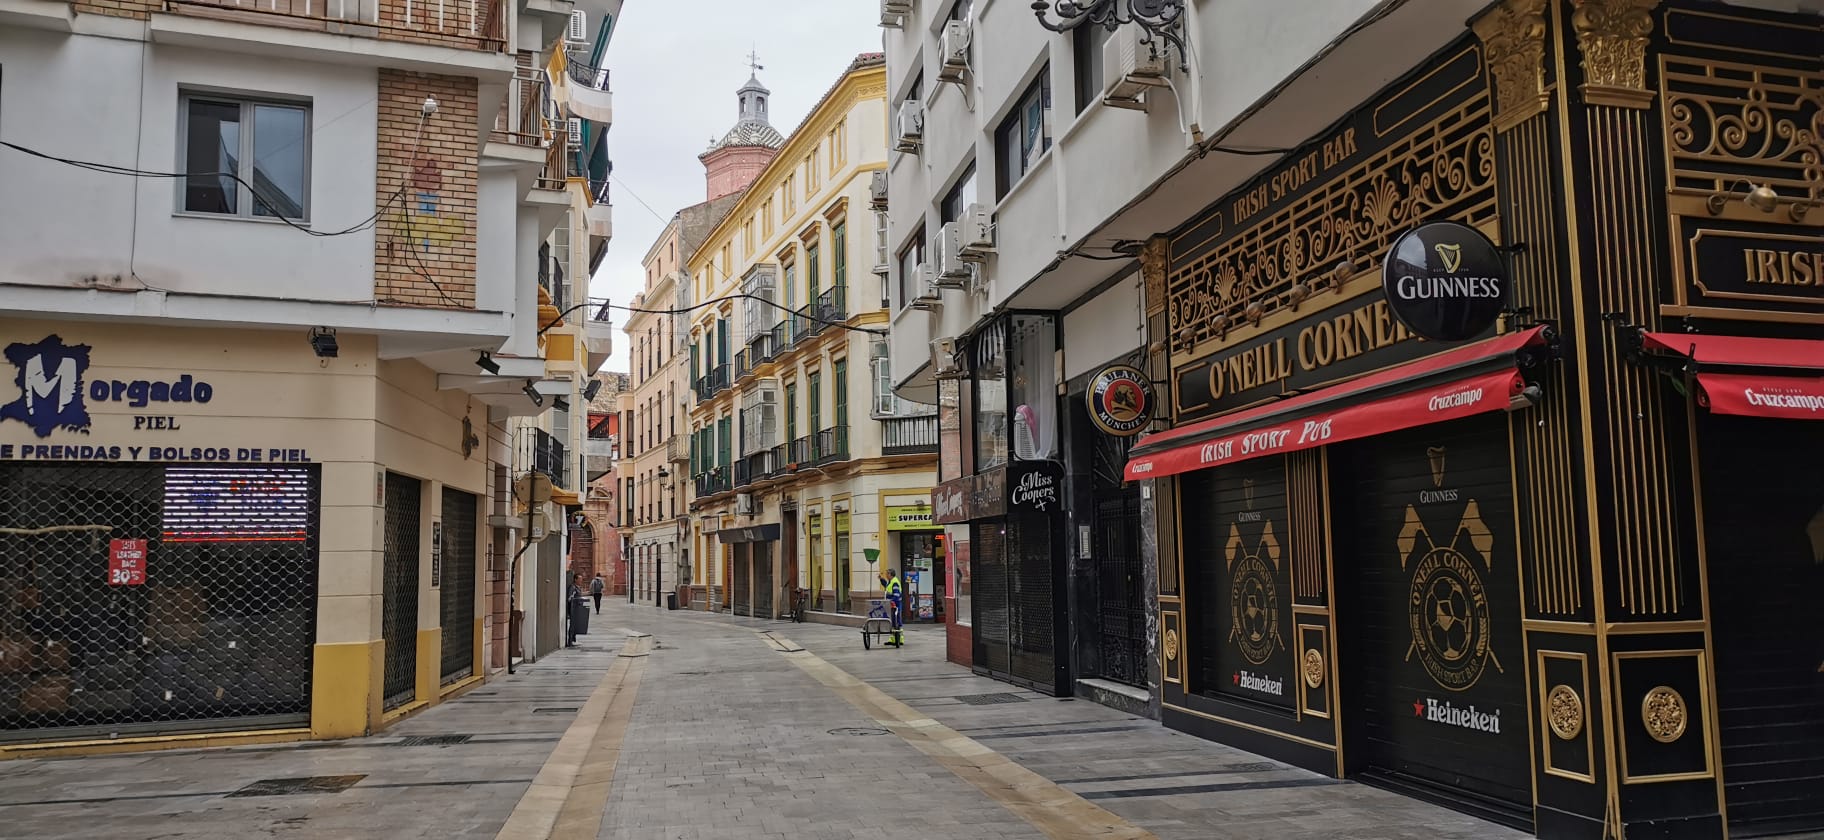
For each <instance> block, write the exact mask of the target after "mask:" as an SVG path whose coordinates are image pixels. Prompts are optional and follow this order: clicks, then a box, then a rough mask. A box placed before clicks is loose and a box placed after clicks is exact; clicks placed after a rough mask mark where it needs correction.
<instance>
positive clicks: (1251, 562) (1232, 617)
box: [1226, 522, 1286, 665]
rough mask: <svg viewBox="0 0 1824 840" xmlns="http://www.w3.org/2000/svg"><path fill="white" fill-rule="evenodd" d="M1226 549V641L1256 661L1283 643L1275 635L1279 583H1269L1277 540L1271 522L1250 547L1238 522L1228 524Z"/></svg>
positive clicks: (1275, 566)
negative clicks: (1242, 536)
mask: <svg viewBox="0 0 1824 840" xmlns="http://www.w3.org/2000/svg"><path fill="white" fill-rule="evenodd" d="M1226 553H1227V555H1228V563H1229V580H1230V584H1229V641H1231V642H1234V643H1235V645H1236V647H1237V648H1238V649H1240V650H1241V655H1242V656H1243V657H1246V658H1247V660H1248V661H1249V662H1252V663H1254V664H1255V665H1259V664H1261V663H1264V662H1266V661H1267V657H1269V656H1272V655H1273V650H1274V649H1275V648H1276V647H1278V648H1284V647H1285V646H1286V644H1285V642H1284V641H1282V640H1281V639H1280V638H1279V587H1278V586H1276V585H1275V584H1274V583H1273V571H1274V570H1275V569H1278V568H1279V540H1278V539H1276V538H1275V537H1274V536H1273V523H1271V522H1268V523H1267V527H1266V528H1265V529H1264V530H1263V531H1261V534H1260V542H1259V543H1257V544H1255V545H1254V546H1252V547H1251V548H1250V547H1249V546H1247V545H1246V544H1245V542H1244V541H1243V540H1242V538H1241V526H1239V525H1230V526H1229V542H1228V546H1227V548H1226ZM1268 563H1271V564H1272V566H1270V567H1269V566H1268V565H1267V564H1268Z"/></svg>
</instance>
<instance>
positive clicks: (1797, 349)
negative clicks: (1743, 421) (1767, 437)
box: [1641, 332, 1824, 420]
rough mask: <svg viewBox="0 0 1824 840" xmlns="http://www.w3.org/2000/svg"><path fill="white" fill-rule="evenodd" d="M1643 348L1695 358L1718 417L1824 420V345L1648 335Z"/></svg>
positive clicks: (1703, 394) (1703, 395)
mask: <svg viewBox="0 0 1824 840" xmlns="http://www.w3.org/2000/svg"><path fill="white" fill-rule="evenodd" d="M1641 345H1642V346H1643V347H1644V348H1646V349H1648V350H1657V351H1664V352H1668V353H1671V354H1673V355H1677V356H1683V357H1685V358H1687V359H1690V360H1691V361H1692V363H1693V365H1692V367H1693V369H1694V370H1693V373H1694V375H1695V377H1696V379H1697V386H1698V389H1699V390H1698V405H1701V406H1704V407H1705V408H1708V409H1710V411H1711V412H1712V413H1714V414H1738V415H1742V416H1746V417H1776V418H1784V419H1787V420H1824V341H1816V340H1811V339H1802V338H1750V337H1746V336H1737V335H1698V334H1687V333H1654V332H1649V333H1641Z"/></svg>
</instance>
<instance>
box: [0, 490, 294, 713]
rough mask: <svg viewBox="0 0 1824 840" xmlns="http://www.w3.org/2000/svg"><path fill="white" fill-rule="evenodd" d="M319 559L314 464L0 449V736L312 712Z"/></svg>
mask: <svg viewBox="0 0 1824 840" xmlns="http://www.w3.org/2000/svg"><path fill="white" fill-rule="evenodd" d="M142 541H143V542H142ZM316 559H317V474H316V470H315V468H313V467H285V466H255V467H239V466H233V467H187V466H158V465H142V464H107V465H96V464H22V463H18V462H6V463H0V741H14V742H17V741H47V740H66V739H71V738H85V737H110V736H116V735H130V734H169V733H178V732H198V731H211V730H225V729H246V728H266V727H272V726H295V725H298V724H302V723H306V722H308V721H309V716H310V695H311V661H312V657H311V646H312V644H313V643H314V641H315V626H316V593H317V563H316Z"/></svg>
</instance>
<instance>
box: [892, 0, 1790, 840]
mask: <svg viewBox="0 0 1824 840" xmlns="http://www.w3.org/2000/svg"><path fill="white" fill-rule="evenodd" d="M879 7H880V12H881V24H882V26H883V27H885V28H886V51H887V59H888V60H887V65H888V85H889V102H890V106H889V107H890V109H891V119H892V124H891V127H890V130H891V132H892V138H893V148H894V152H893V153H892V154H891V156H890V157H889V161H888V173H889V175H888V179H887V185H886V186H887V190H886V192H887V193H888V196H889V199H890V200H889V202H888V205H889V210H888V215H889V221H888V225H887V229H888V234H887V240H888V241H887V247H888V248H889V249H891V254H892V258H891V260H890V263H891V277H892V280H893V282H892V284H891V285H892V289H893V293H894V294H893V302H892V303H893V321H892V338H891V348H892V353H891V358H892V379H893V383H894V386H895V388H896V389H897V390H898V392H899V393H900V394H901V395H903V396H907V397H911V398H914V399H918V400H921V401H926V402H935V403H937V404H938V405H939V406H940V410H941V411H942V412H943V413H942V415H941V417H942V420H941V422H940V438H941V446H942V458H941V459H940V460H941V464H940V466H941V475H940V482H941V483H940V484H939V485H938V488H937V490H936V491H935V494H934V498H933V509H934V511H935V515H936V518H937V521H938V522H939V523H940V524H943V525H944V526H945V527H946V528H947V529H948V537H949V542H950V544H951V545H952V546H953V548H954V549H955V551H954V553H955V554H958V555H960V556H965V557H968V558H969V560H968V564H967V566H968V569H969V575H968V584H967V586H959V587H958V588H957V590H956V596H957V600H958V609H957V611H956V612H957V614H958V619H959V623H958V624H955V625H953V628H952V630H953V632H952V636H951V648H950V652H951V656H952V659H953V660H955V661H959V662H965V663H967V664H970V665H971V666H972V667H973V668H974V669H975V670H976V671H978V672H982V673H988V674H992V675H995V676H997V677H1000V678H1002V679H1006V680H1008V681H1010V682H1014V683H1019V684H1023V685H1027V686H1030V687H1033V688H1035V689H1037V690H1040V691H1044V692H1048V693H1053V694H1058V695H1067V694H1068V695H1076V696H1082V697H1087V698H1092V699H1096V700H1098V701H1100V702H1104V703H1108V704H1111V705H1115V706H1118V707H1121V708H1124V709H1128V710H1131V711H1133V712H1134V713H1137V714H1147V715H1150V716H1155V717H1158V718H1159V719H1161V720H1162V721H1163V722H1164V723H1165V725H1167V726H1170V727H1172V728H1175V729H1179V730H1182V731H1185V732H1189V733H1193V734H1197V735H1199V736H1202V737H1206V738H1211V739H1216V740H1221V741H1223V742H1225V743H1229V744H1232V745H1235V746H1238V747H1241V748H1243V749H1247V750H1250V751H1254V752H1257V753H1261V754H1264V755H1269V756H1272V757H1274V758H1277V759H1280V760H1284V761H1288V762H1291V763H1295V764H1298V765H1300V766H1303V767H1306V768H1308V769H1310V770H1313V771H1316V772H1321V773H1324V774H1328V775H1333V776H1336V777H1339V778H1341V777H1347V778H1351V779H1357V780H1360V781H1363V782H1367V783H1370V784H1376V785H1381V786H1384V787H1387V788H1390V789H1393V790H1395V791H1399V792H1402V793H1405V794H1408V795H1414V796H1419V797H1424V798H1428V799H1433V800H1435V801H1438V802H1440V803H1441V804H1444V805H1446V806H1448V807H1451V808H1456V809H1459V810H1463V811H1466V812H1469V813H1473V814H1476V815H1478V816H1481V817H1484V818H1486V819H1489V820H1493V821H1496V822H1501V823H1505V824H1508V825H1511V826H1515V827H1518V828H1521V829H1524V830H1531V831H1533V832H1535V833H1537V834H1538V835H1540V836H1554V837H1556V836H1590V837H1595V836H1605V837H1606V836H1624V835H1632V834H1635V833H1639V832H1642V831H1646V832H1651V833H1657V834H1661V835H1663V836H1689V837H1716V836H1729V835H1731V834H1734V835H1736V836H1750V835H1753V836H1760V835H1765V834H1774V833H1779V832H1783V831H1800V830H1815V829H1817V828H1818V827H1819V826H1824V805H1820V804H1819V803H1818V802H1817V801H1816V800H1815V797H1808V796H1807V794H1806V793H1805V791H1809V790H1810V788H1811V787H1812V786H1815V779H1816V777H1817V774H1818V773H1819V772H1820V769H1819V768H1824V728H1819V727H1817V726H1816V725H1815V724H1816V721H1817V720H1818V719H1819V717H1820V715H1824V705H1821V704H1820V702H1819V700H1818V695H1817V693H1816V692H1815V690H1814V688H1815V686H1816V684H1817V679H1818V674H1817V662H1816V660H1817V650H1818V647H1817V645H1818V642H1817V635H1816V633H1815V632H1812V630H1811V629H1809V628H1806V629H1801V628H1800V626H1799V625H1798V624H1797V623H1793V624H1787V623H1784V622H1782V621H1780V620H1777V619H1774V618H1773V617H1772V616H1774V615H1776V614H1780V613H1783V612H1786V611H1794V612H1796V613H1802V612H1803V611H1804V609H1805V607H1804V606H1803V605H1804V604H1808V603H1810V600H1808V599H1812V600H1815V597H1814V596H1813V595H1801V594H1798V593H1799V591H1800V588H1802V587H1804V586H1810V585H1811V584H1798V583H1795V582H1796V581H1801V580H1804V581H1815V579H1816V575H1815V572H1816V568H1817V557H1818V556H1819V555H1818V552H1819V546H1820V545H1821V543H1820V540H1819V538H1818V537H1816V536H1815V534H1816V529H1817V527H1818V524H1819V523H1820V522H1824V517H1820V515H1819V514H1818V510H1819V509H1820V506H1824V491H1820V489H1819V485H1817V484H1816V483H1815V482H1813V483H1811V484H1804V483H1802V482H1801V483H1799V484H1791V483H1781V484H1780V485H1779V489H1778V490H1777V491H1775V490H1773V489H1772V488H1771V487H1770V486H1769V485H1768V483H1767V481H1766V478H1765V476H1766V474H1767V473H1766V470H1767V464H1768V459H1773V460H1777V461H1779V462H1780V463H1781V464H1782V466H1784V467H1786V469H1787V470H1788V471H1790V470H1793V469H1795V468H1796V467H1797V465H1796V464H1794V463H1793V462H1792V459H1795V458H1805V459H1809V458H1811V456H1810V455H1809V454H1798V453H1814V452H1815V451H1816V448H1815V446H1809V445H1808V444H1807V443H1804V442H1802V441H1810V440H1814V439H1815V438H1816V436H1817V432H1816V429H1815V428H1814V427H1815V425H1816V423H1815V422H1806V421H1804V420H1802V419H1800V415H1797V414H1790V413H1782V411H1781V409H1780V407H1779V404H1784V401H1783V400H1768V399H1765V398H1764V395H1765V394H1768V393H1774V392H1776V391H1777V392H1779V393H1784V394H1800V393H1815V389H1816V383H1817V381H1818V380H1817V373H1818V370H1819V363H1818V361H1817V359H1818V358H1819V352H1820V351H1819V348H1818V345H1817V343H1816V342H1815V339H1816V337H1817V328H1818V325H1819V323H1820V320H1819V319H1820V313H1819V310H1818V308H1817V307H1818V306H1819V298H1818V296H1817V295H1816V288H1817V287H1816V284H1811V285H1810V286H1805V285H1803V284H1794V283H1792V282H1791V280H1792V279H1793V278H1794V277H1796V276H1797V274H1794V273H1791V272H1788V271H1787V270H1785V269H1784V266H1786V265H1788V264H1790V265H1795V266H1796V265H1800V264H1803V263H1806V262H1808V261H1809V262H1816V260H1817V259H1818V248H1817V243H1818V242H1820V241H1824V239H1821V237H1820V234H1821V233H1824V229H1821V228H1820V226H1819V225H1820V221H1819V215H1818V208H1819V207H1820V206H1821V201H1824V172H1821V171H1820V170H1819V169H1818V167H1817V166H1816V165H1815V162H1816V160H1817V159H1818V153H1817V140H1816V138H1817V134H1818V119H1819V116H1818V115H1819V113H1820V108H1819V97H1818V91H1819V90H1824V17H1820V15H1821V14H1824V6H1820V4H1819V3H1818V2H1816V0H1740V2H1736V0H1496V1H1495V2H1491V1H1490V0H1391V2H1376V0H1313V1H1312V2H1296V3H1294V2H1283V0H1227V2H1211V1H1210V0H1077V2H1066V1H1065V0H1057V2H1043V1H1042V0H1041V2H1034V3H1024V2H1008V0H880V3H879ZM1801 243H1803V244H1801ZM1803 273H1805V270H1804V269H1799V270H1798V274H1803ZM1472 279H1473V281H1472ZM1472 282H1473V283H1479V284H1483V285H1481V286H1479V287H1478V289H1479V291H1474V292H1472V291H1468V287H1469V285H1471V284H1472ZM1434 316H1437V317H1443V316H1448V317H1449V319H1450V320H1449V323H1448V326H1446V325H1445V323H1444V322H1443V321H1442V320H1436V319H1433V320H1428V318H1434ZM1725 363H1726V364H1725ZM1751 374H1752V375H1753V376H1755V377H1760V378H1758V379H1756V380H1755V384H1753V385H1752V386H1749V385H1746V384H1744V383H1745V381H1746V380H1738V379H1734V378H1731V377H1733V376H1735V375H1741V376H1749V375H1751ZM1808 383H1809V384H1808ZM1744 388H1747V389H1748V390H1746V391H1744V390H1743V389H1744ZM1808 389H1809V390H1808ZM1749 392H1752V393H1753V395H1754V396H1753V397H1751V398H1747V397H1745V395H1746V394H1747V393H1749ZM1738 395H1744V396H1738ZM1744 399H1746V402H1744V401H1743V400H1744ZM1776 453H1777V454H1776ZM1814 461H1815V459H1811V460H1805V461H1802V462H1801V463H1804V464H1810V463H1814ZM1807 523H1809V525H1807ZM1801 526H1806V527H1810V528H1811V529H1812V533H1813V534H1814V536H1812V537H1808V538H1803V539H1801V538H1799V536H1798V535H1799V532H1800V530H1801ZM1749 533H1754V534H1760V533H1780V534H1783V535H1785V538H1783V539H1776V538H1769V539H1765V540H1763V539H1760V538H1758V537H1755V538H1750V537H1747V536H1745V535H1746V534H1749ZM1446 567H1448V568H1446ZM1803 591H1804V592H1808V593H1809V592H1814V591H1815V586H1813V587H1812V588H1811V589H1803ZM965 605H966V606H965ZM964 621H966V622H967V623H966V624H964V623H962V622H964ZM1773 698H1779V699H1777V700H1776V699H1773ZM1503 721H1505V722H1506V723H1505V725H1503ZM1772 733H1778V734H1777V737H1775V736H1774V735H1773V734H1772ZM1630 826H1632V827H1633V828H1630Z"/></svg>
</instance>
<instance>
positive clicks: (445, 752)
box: [0, 601, 1521, 840]
mask: <svg viewBox="0 0 1824 840" xmlns="http://www.w3.org/2000/svg"><path fill="white" fill-rule="evenodd" d="M591 625H592V626H591V629H590V633H589V634H588V635H587V636H584V637H583V638H582V639H581V640H580V643H579V644H578V646H577V647H576V648H572V649H568V650H565V651H563V652H560V653H557V654H555V655H552V656H549V657H547V658H545V659H544V660H542V661H539V662H537V663H533V664H529V665H525V666H523V667H521V668H520V669H519V673H518V674H515V675H504V674H503V675H500V676H498V677H496V678H495V679H493V680H491V681H489V682H488V683H486V684H484V685H482V686H480V687H478V688H476V689H475V690H473V691H471V692H469V693H468V694H466V695H464V696H463V697H461V698H460V699H457V700H454V701H452V702H448V703H444V704H442V705H439V706H436V707H433V708H431V709H429V710H427V711H425V712H423V713H422V714H419V715H418V716H416V717H414V718H411V719H409V720H406V721H402V722H400V723H398V724H396V725H395V726H393V727H392V728H390V729H389V730H387V732H386V733H385V734H384V735H381V736H376V737H369V738H355V739H350V740H345V741H334V742H305V743H296V744H280V745H275V746H265V747H245V748H219V749H194V750H173V751H167V752H151V753H138V754H131V755H119V756H91V757H80V758H46V759H27V760H21V761H15V762H10V763H8V764H6V765H4V766H3V767H0V824H4V825H5V826H6V829H5V830H4V834H5V835H6V836H8V837H33V838H38V837H43V838H52V837H144V838H179V837H182V838H257V837H285V838H354V837H386V838H407V837H496V836H499V837H512V838H524V837H544V836H552V837H565V838H575V837H590V836H599V837H602V838H625V840H656V838H667V840H695V838H722V837H737V836H739V837H750V838H794V839H795V840H823V839H824V838H830V839H831V840H834V839H835V838H925V840H935V838H984V837H1035V838H1036V837H1054V838H1066V837H1125V838H1139V837H1155V836H1156V837H1162V838H1215V837H1222V838H1251V837H1260V838H1287V837H1355V838H1396V837H1428V838H1448V837H1465V838H1467V837H1476V838H1492V837H1503V836H1521V835H1518V834H1515V833H1512V832H1509V831H1507V830H1505V829H1501V828H1498V827H1496V826H1493V825H1491V824H1488V823H1484V822H1481V821H1479V820H1476V819H1473V818H1471V817H1466V816H1462V815H1458V814H1455V813H1452V812H1450V811H1446V810H1444V809H1441V808H1438V807H1435V806H1432V805H1428V804H1424V803H1421V802H1418V801H1416V800H1413V799H1410V798H1406V797H1402V796H1397V795H1395V794H1392V793H1388V792H1385V791H1381V790H1377V789H1375V788H1371V787H1366V786H1363V785H1359V784H1355V783H1353V782H1339V781H1337V780H1334V779H1329V778H1325V777H1321V776H1318V775H1315V774H1312V773H1308V772H1305V771H1302V770H1297V769H1293V768H1290V767H1287V766H1286V765H1283V764H1281V763H1278V762H1274V761H1269V760H1265V759H1262V758H1259V757H1257V756H1253V755H1250V754H1247V753H1244V752H1241V751H1238V750H1235V749H1233V748H1230V747H1227V746H1224V745H1222V744H1218V743H1214V742H1211V741H1207V740H1203V739H1199V738H1196V737H1193V736H1190V735H1185V734H1182V733H1177V732H1173V731H1171V730H1167V729H1164V728H1162V727H1161V726H1160V725H1159V724H1157V723H1156V722H1154V721H1151V720H1147V719H1142V718H1136V717H1134V716H1131V715H1127V714H1123V713H1121V712H1117V711H1114V710H1112V709H1109V708H1106V707H1103V706H1099V705H1096V704H1093V703H1090V702H1088V701H1085V700H1070V699H1056V698H1051V697H1047V696H1044V695H1041V694H1037V693H1034V692H1030V691H1024V690H1019V689H1016V688H1014V687H1013V686H1010V685H1008V684H1006V683H1002V682H997V681H994V680H989V679H985V678H982V677H978V676H975V675H973V674H971V673H970V672H969V671H968V670H966V669H964V668H961V667H958V666H955V665H952V664H949V663H946V662H945V661H944V659H943V641H942V638H943V637H942V633H941V630H935V631H934V630H927V629H923V628H914V629H910V630H908V632H907V637H908V639H907V644H906V646H905V647H904V648H903V649H892V648H884V649H883V648H879V647H876V648H874V649H872V650H864V649H863V647H862V645H861V644H860V639H859V638H858V637H857V636H858V634H857V632H856V631H855V630H853V629H850V628H845V627H837V626H833V625H824V624H791V623H788V622H779V621H760V620H754V619H746V618H735V617H730V616H724V615H711V614H705V613H700V612H667V611H661V610H656V609H654V608H651V607H644V606H630V605H627V604H624V603H616V602H613V601H610V602H609V603H608V604H606V605H605V607H604V610H603V612H602V614H601V615H598V616H594V617H592V622H591Z"/></svg>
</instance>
